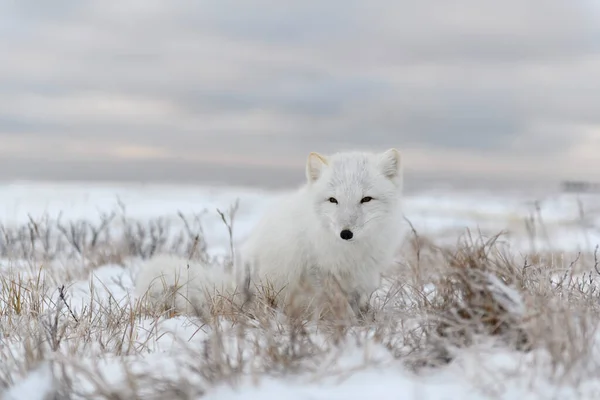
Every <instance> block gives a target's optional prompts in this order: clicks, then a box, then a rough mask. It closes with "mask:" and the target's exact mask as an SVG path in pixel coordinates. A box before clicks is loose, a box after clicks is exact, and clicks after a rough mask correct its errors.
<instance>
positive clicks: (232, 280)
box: [137, 149, 403, 312]
mask: <svg viewBox="0 0 600 400" xmlns="http://www.w3.org/2000/svg"><path fill="white" fill-rule="evenodd" d="M306 179H307V182H306V183H305V184H304V185H303V186H302V187H300V188H299V189H298V190H297V191H295V192H293V193H291V194H289V195H288V196H286V197H284V198H282V199H281V200H279V201H278V203H277V204H275V205H274V206H273V208H271V209H270V210H269V211H268V212H267V213H266V214H265V215H264V216H263V217H262V219H261V220H260V221H259V222H258V224H257V226H256V227H255V228H254V229H253V231H252V232H251V234H250V235H249V237H248V239H247V240H246V241H245V243H243V245H242V247H241V249H240V257H239V259H238V261H237V263H236V264H237V265H236V266H235V271H237V272H234V273H233V274H229V275H228V274H225V273H216V272H208V270H206V269H205V268H203V267H202V266H200V265H193V266H190V268H187V264H188V263H187V261H186V260H183V259H177V258H169V256H163V257H161V258H155V259H153V260H150V262H149V264H148V265H146V266H144V267H143V268H142V270H141V272H140V275H139V277H138V281H137V293H138V295H141V294H143V293H144V292H145V291H146V290H147V289H148V287H149V285H151V282H152V281H153V279H154V278H155V277H158V276H159V275H163V276H165V275H169V276H167V278H168V279H167V286H174V285H173V278H172V277H173V276H174V275H175V273H176V272H179V276H181V277H183V278H186V279H187V278H188V277H189V278H190V281H189V283H188V284H187V287H186V290H187V292H188V294H189V293H190V292H192V295H188V296H187V299H188V300H189V301H191V302H192V303H193V302H194V301H195V302H196V306H201V304H200V303H202V299H201V297H202V293H205V292H206V291H207V290H211V289H214V288H216V289H219V290H220V289H226V290H234V288H235V287H237V286H239V285H240V284H242V283H243V282H246V289H249V290H253V288H256V287H257V286H259V285H260V284H261V283H262V284H265V283H267V284H268V285H269V286H270V287H271V288H272V289H273V291H274V292H276V293H278V299H280V300H281V301H282V304H283V305H284V306H285V305H286V304H289V302H290V301H294V302H296V301H297V299H298V294H302V293H298V291H301V292H302V291H304V289H303V288H307V287H308V288H311V287H312V288H315V287H316V286H319V287H321V288H323V287H326V286H327V285H328V284H333V285H336V287H337V288H338V289H341V292H342V293H343V294H344V295H345V296H346V298H347V300H348V301H349V304H350V305H351V307H352V309H353V310H354V311H355V312H357V311H359V310H362V309H364V308H365V307H366V306H368V302H369V297H370V296H371V294H372V293H373V292H374V291H375V290H376V289H377V287H378V286H379V284H380V277H381V275H380V274H381V272H383V270H384V269H386V268H388V267H390V266H391V265H392V263H393V260H394V255H395V251H396V250H397V246H398V245H399V240H400V234H401V216H402V211H401V197H402V186H403V185H402V181H403V178H402V167H401V160H400V153H399V152H398V150H396V149H389V150H387V151H385V152H382V153H367V152H341V153H336V154H333V155H330V156H324V155H321V154H318V153H310V154H309V156H308V160H307V162H306ZM183 271H186V272H183ZM187 271H192V272H191V276H190V273H189V272H187ZM201 271H202V272H201ZM243 271H249V272H250V274H249V276H247V277H246V278H247V280H246V281H245V279H246V278H244V276H243ZM182 272H183V273H182ZM159 279H160V278H159ZM184 280H185V279H184ZM250 282H251V283H250ZM159 284H160V283H159ZM161 288H162V285H161V287H160V288H158V289H157V288H154V289H153V290H151V292H150V295H151V296H154V297H156V295H158V294H160V291H161ZM313 300H314V299H311V298H310V296H305V298H304V299H303V300H301V302H304V303H302V304H309V303H310V302H311V301H313ZM175 306H176V307H179V308H180V307H182V305H181V304H176V305H175ZM185 310H189V308H186V309H185ZM181 311H184V310H181Z"/></svg>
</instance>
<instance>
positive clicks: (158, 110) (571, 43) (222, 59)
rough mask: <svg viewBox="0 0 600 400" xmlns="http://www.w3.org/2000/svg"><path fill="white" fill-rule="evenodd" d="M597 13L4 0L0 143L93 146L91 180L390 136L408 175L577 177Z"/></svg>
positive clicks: (282, 156)
mask: <svg viewBox="0 0 600 400" xmlns="http://www.w3.org/2000/svg"><path fill="white" fill-rule="evenodd" d="M599 14H600V10H599V9H598V8H594V6H593V4H592V2H591V1H581V2H564V1H562V0H530V1H527V2H523V1H518V0H507V1H504V2H491V1H490V2H487V1H486V2H481V1H479V0H460V1H458V2H452V3H451V4H450V3H449V2H444V1H439V0H426V1H421V2H409V1H391V0H379V1H377V2H371V3H369V4H368V6H367V3H365V2H360V1H357V0H352V1H348V0H345V1H342V0H334V1H330V2H327V3H326V4H325V3H323V2H320V1H316V0H309V1H304V2H300V1H297V2H293V3H290V2H285V4H284V3H282V2H274V1H269V0H256V1H253V2H251V3H248V2H241V1H233V0H219V1H214V0H211V1H208V0H206V1H192V0H173V1H170V2H163V1H158V0H122V1H120V2H105V1H100V0H80V1H67V0H59V1H56V2H52V5H49V4H48V5H43V4H39V2H33V1H31V0H25V1H22V2H4V3H3V4H2V5H1V6H0V15H4V16H5V18H4V19H5V20H6V21H7V23H6V24H0V33H2V34H1V35H0V48H2V49H4V51H3V53H4V54H9V55H10V56H9V57H6V59H5V60H3V63H2V64H0V140H2V141H3V143H6V149H9V150H4V156H5V157H6V156H7V155H8V154H9V155H10V159H11V160H13V161H12V162H14V163H16V162H17V160H26V161H31V160H32V159H39V160H42V161H43V160H45V161H44V162H50V161H51V160H55V161H56V162H58V161H59V160H73V161H72V162H85V159H86V158H88V159H90V157H91V158H93V159H94V160H96V161H94V162H95V163H96V164H94V165H95V166H96V167H97V168H99V170H94V173H93V174H92V173H91V172H90V174H91V175H93V176H94V177H96V176H101V175H102V174H103V172H102V171H108V167H107V166H106V165H114V163H113V164H111V161H110V160H112V159H114V160H116V159H119V160H121V161H119V162H122V163H126V165H130V163H136V162H137V163H141V162H142V161H141V160H142V159H143V160H144V161H143V162H144V163H147V164H148V165H150V166H151V165H152V160H153V159H156V160H158V159H160V160H161V163H163V164H161V165H162V166H160V167H157V168H156V170H157V172H156V174H157V176H158V174H164V173H165V171H171V172H172V174H173V177H174V179H175V178H176V177H177V175H178V173H177V172H174V171H178V169H177V168H184V167H183V166H182V165H183V164H181V162H182V161H181V160H179V159H178V157H181V159H185V160H186V161H185V162H186V163H191V165H197V166H198V168H203V169H206V165H208V164H210V163H215V162H216V161H215V160H218V159H219V157H220V158H221V159H222V160H224V161H223V162H222V163H221V164H223V163H229V164H231V165H234V164H235V165H241V166H240V167H239V168H243V165H261V167H260V168H265V171H269V170H271V171H275V170H276V169H277V165H279V166H280V167H285V168H292V169H293V168H301V166H302V162H303V161H304V157H305V154H306V152H307V151H309V150H320V151H323V152H328V151H334V150H336V149H339V148H341V147H344V148H351V147H377V148H381V147H388V146H397V147H399V148H401V149H405V150H406V153H407V162H411V154H414V160H413V161H414V165H415V167H414V168H415V173H418V172H419V168H421V167H419V166H422V165H426V160H427V154H431V157H434V155H435V157H439V156H440V154H442V157H443V154H444V153H447V157H448V160H449V161H448V162H449V165H445V166H444V168H443V170H440V174H442V173H444V174H446V173H448V171H452V170H453V168H454V167H453V165H452V164H451V163H450V160H454V159H462V158H461V157H463V158H469V157H471V158H472V162H473V163H475V160H479V158H478V157H479V155H481V154H487V155H489V156H490V157H489V158H488V159H486V160H484V161H483V162H490V163H491V162H494V163H496V164H497V165H498V167H497V169H498V171H499V172H498V174H497V175H498V176H497V178H499V177H500V176H501V175H502V170H503V168H505V167H503V166H504V165H506V166H507V167H506V168H505V171H506V172H505V175H506V176H509V177H510V176H511V173H512V172H510V169H509V168H508V167H509V166H510V165H511V163H512V164H514V163H515V162H518V163H522V164H523V165H524V168H525V169H526V171H523V175H527V174H529V175H530V176H531V177H536V179H537V178H540V177H544V176H545V177H547V178H548V179H551V178H554V176H555V174H556V171H557V168H558V166H556V165H555V164H556V163H554V162H551V161H548V160H549V159H550V158H549V157H552V158H554V157H561V159H562V160H564V162H565V163H568V162H572V163H573V161H574V160H579V161H578V163H577V164H574V163H573V166H572V167H569V168H567V170H568V172H569V173H572V174H583V173H585V172H586V171H588V170H589V169H590V168H592V167H594V166H598V167H600V162H598V164H595V161H593V160H592V159H588V160H587V161H586V162H580V160H581V158H580V155H581V154H580V152H581V149H582V148H584V147H585V143H588V142H589V143H594V141H595V140H597V139H596V138H598V137H600V109H599V108H598V106H597V105H598V104H600V81H599V80H598V79H597V74H598V70H600V16H599ZM42 139H43V140H42ZM51 143H54V144H55V145H54V146H51ZM428 152H429V153H428ZM0 154H2V153H0ZM34 155H35V156H34ZM459 156H460V157H459ZM35 157H38V158H35ZM127 157H131V159H130V160H124V159H126V158H127ZM419 157H421V158H419ZM76 160H78V161H76ZM82 160H83V161H82ZM102 160H104V161H102ZM114 160H113V161H114ZM177 160H179V161H181V162H178V161H177ZM42 161H40V163H41V162H42ZM90 162H91V161H90ZM115 162H116V161H115ZM478 162H482V161H478ZM40 163H34V164H32V163H29V164H28V163H27V162H25V161H23V162H20V163H19V168H25V170H27V165H33V167H31V168H30V170H29V171H21V172H20V173H26V174H29V175H31V176H32V177H35V176H36V174H37V175H39V176H42V175H41V172H40V170H41V169H42V168H43V167H41V165H42V164H40ZM128 163H129V164H128ZM164 163H170V164H168V165H170V166H171V167H168V168H167V167H164ZM207 163H208V164H207ZM547 164H548V165H547ZM549 164H551V165H549ZM54 165H59V164H54ZM90 165H91V164H90ZM102 165H104V167H102ZM123 165H125V164H123ZM140 165H141V164H140ZM144 165H146V164H144ZM186 165H187V164H186ZM178 166H179V167H178ZM56 168H58V167H56ZM65 168H66V167H65ZM127 168H128V171H132V170H135V168H133V167H127ZM144 168H145V167H144ZM148 168H150V169H151V167H148ZM232 168H233V167H232ZM461 168H462V167H461ZM578 168H580V169H578ZM15 169H16V164H15V168H9V170H15ZM144 170H146V169H144ZM456 170H457V171H459V170H460V173H461V174H462V175H464V174H465V171H463V170H462V169H460V168H458V167H457V169H456ZM56 171H57V172H56V173H55V174H54V175H57V176H59V175H60V168H58V169H57V170H56ZM65 171H66V169H65ZM80 171H89V168H83V167H82V168H80ZM421 172H423V173H424V171H421ZM273 173H274V172H273ZM428 173H431V171H428ZM151 174H152V172H150V175H151ZM544 174H545V175H544ZM9 175H10V174H9ZM66 175H68V173H67V172H65V176H66ZM106 175H107V176H109V175H110V176H112V175H114V174H113V173H112V172H111V173H108V172H106ZM179 175H181V174H179ZM199 175H201V174H199ZM267 175H268V174H267ZM462 175H461V176H462ZM475 175H476V174H475ZM15 176H17V174H16V175H15ZM224 179H225V178H224ZM236 179H237V178H236ZM264 179H265V180H268V179H270V178H269V177H268V176H266V177H265V178H264ZM248 181H249V182H250V181H252V182H254V180H251V179H249V178H248Z"/></svg>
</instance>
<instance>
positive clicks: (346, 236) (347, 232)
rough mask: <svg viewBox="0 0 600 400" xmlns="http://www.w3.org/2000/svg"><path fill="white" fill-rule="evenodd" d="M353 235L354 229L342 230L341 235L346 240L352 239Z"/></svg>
mask: <svg viewBox="0 0 600 400" xmlns="http://www.w3.org/2000/svg"><path fill="white" fill-rule="evenodd" d="M352 236H354V234H353V233H352V231H350V230H348V229H344V230H343V231H341V232H340V237H341V238H342V239H344V240H350V239H352Z"/></svg>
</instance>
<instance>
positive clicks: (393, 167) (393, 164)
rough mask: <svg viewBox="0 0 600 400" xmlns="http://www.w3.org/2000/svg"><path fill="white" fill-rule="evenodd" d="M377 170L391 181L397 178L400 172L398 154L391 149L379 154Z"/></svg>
mask: <svg viewBox="0 0 600 400" xmlns="http://www.w3.org/2000/svg"><path fill="white" fill-rule="evenodd" d="M379 168H380V170H381V172H382V173H383V175H384V176H385V177H386V178H388V179H392V180H396V179H397V178H399V177H400V171H401V163H400V152H399V151H398V150H396V149H394V148H391V149H389V150H386V151H384V152H383V153H381V155H380V161H379Z"/></svg>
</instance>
